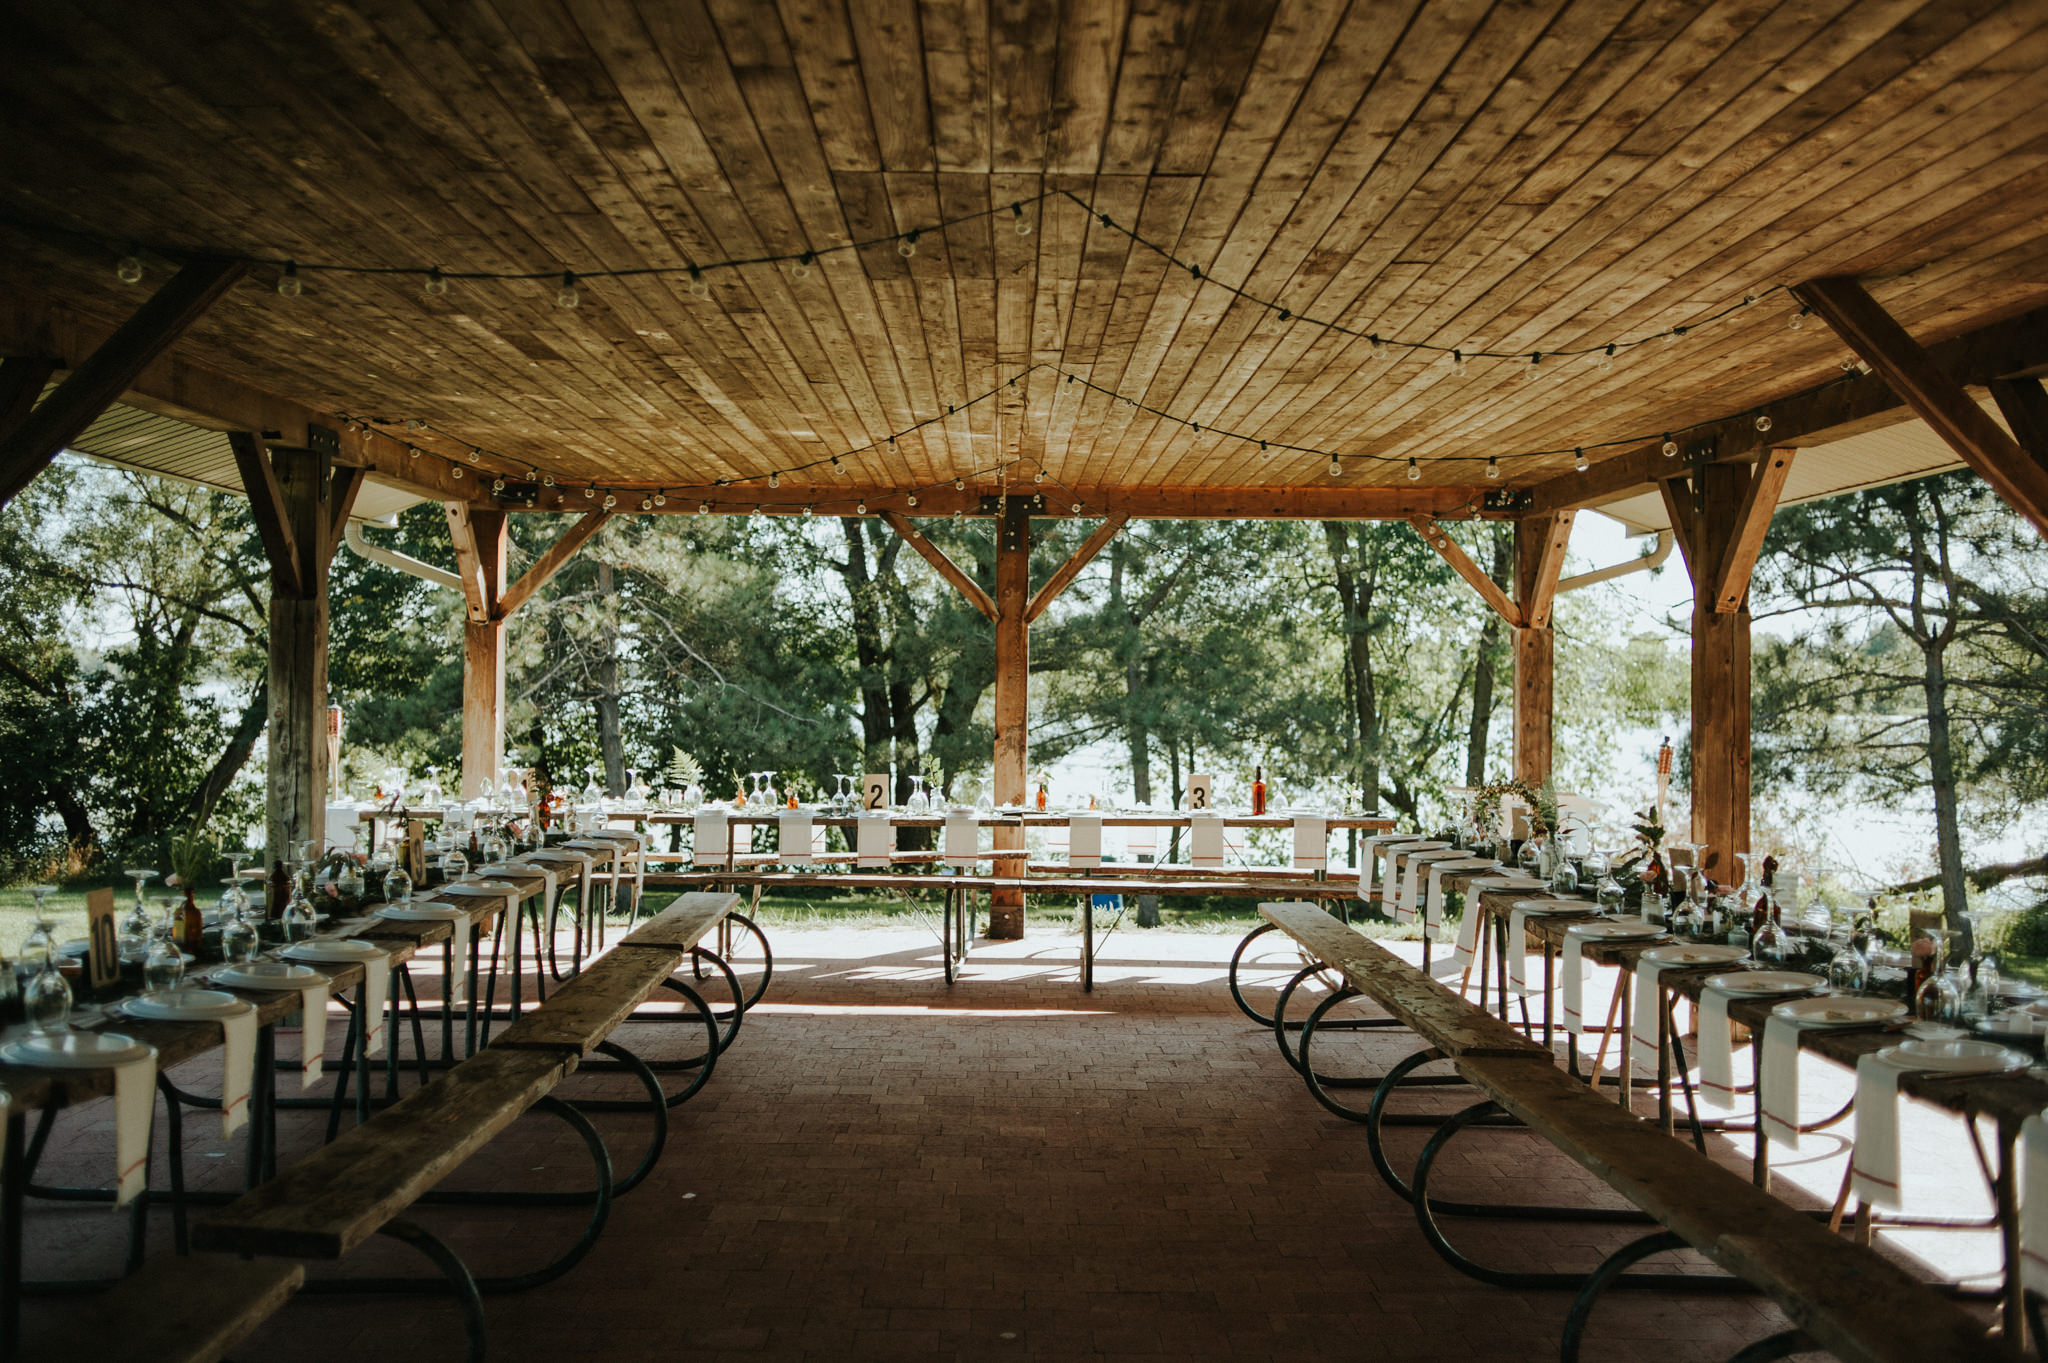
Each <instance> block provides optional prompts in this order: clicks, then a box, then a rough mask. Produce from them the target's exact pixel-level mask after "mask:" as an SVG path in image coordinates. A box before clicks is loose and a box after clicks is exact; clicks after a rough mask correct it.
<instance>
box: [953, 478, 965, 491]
mask: <svg viewBox="0 0 2048 1363" xmlns="http://www.w3.org/2000/svg"><path fill="white" fill-rule="evenodd" d="M966 490H967V480H966V479H965V478H955V479H954V480H953V491H955V492H965V491H966Z"/></svg>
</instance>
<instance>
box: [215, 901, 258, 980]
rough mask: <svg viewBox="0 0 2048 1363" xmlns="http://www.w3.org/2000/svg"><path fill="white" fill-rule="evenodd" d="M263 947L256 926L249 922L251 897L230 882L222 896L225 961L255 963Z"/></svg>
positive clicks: (221, 912)
mask: <svg viewBox="0 0 2048 1363" xmlns="http://www.w3.org/2000/svg"><path fill="white" fill-rule="evenodd" d="M261 947H262V942H261V941H260V939H259V937H258V934H257V931H256V925H255V924H254V923H252V922H250V921H249V895H248V892H247V891H245V890H244V889H243V888H242V887H241V886H240V885H239V884H237V883H235V882H233V881H230V882H229V883H228V887H227V889H225V890H223V891H222V892H221V896H220V954H221V957H222V958H223V959H224V960H227V961H230V962H233V961H253V960H255V959H256V956H257V953H258V951H259V950H260V949H261Z"/></svg>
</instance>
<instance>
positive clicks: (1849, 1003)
mask: <svg viewBox="0 0 2048 1363" xmlns="http://www.w3.org/2000/svg"><path fill="white" fill-rule="evenodd" d="M1771 1014H1772V1016H1774V1017H1781V1018H1790V1019H1791V1020H1792V1021H1794V1022H1798V1023H1802V1024H1804V1025H1806V1026H1808V1027H1867V1026H1869V1025H1870V1024H1871V1023H1873V1022H1891V1021H1893V1020H1894V1019H1897V1018H1902V1017H1904V1016H1906V1005H1905V1004H1903V1003H1901V1002H1899V1000H1897V999H1863V998H1856V997H1854V996H1845V995H1840V994H1830V995H1826V996H1824V997H1821V998H1817V999H1787V1000H1785V1001H1784V1002H1783V1003H1781V1004H1778V1005H1777V1006H1776V1007H1774V1008H1772V1009H1771Z"/></svg>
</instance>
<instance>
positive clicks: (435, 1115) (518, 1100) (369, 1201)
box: [192, 1046, 576, 1259]
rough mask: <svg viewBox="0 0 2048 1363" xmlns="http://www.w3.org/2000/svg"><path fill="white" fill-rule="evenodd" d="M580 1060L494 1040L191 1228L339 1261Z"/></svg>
mask: <svg viewBox="0 0 2048 1363" xmlns="http://www.w3.org/2000/svg"><path fill="white" fill-rule="evenodd" d="M575 1065H576V1060H575V1057H574V1056H573V1055H571V1054H569V1053H567V1052H565V1051H562V1050H559V1049H557V1050H523V1049H507V1050H500V1049H499V1048H498V1047H496V1046H492V1047H490V1048H489V1049H487V1050H484V1051H482V1052H480V1053H478V1054H477V1055H474V1056H472V1057H470V1058H469V1059H467V1060H465V1061H463V1062H462V1063H461V1064H459V1065H457V1066H456V1067H455V1068H454V1069H452V1070H450V1071H448V1073H446V1074H445V1075H443V1076H441V1078H440V1079H439V1080H438V1081H436V1082H435V1083H433V1084H430V1085H428V1086H427V1087H426V1088H423V1089H421V1090H420V1091H419V1092H417V1093H415V1094H413V1095H412V1096H411V1097H408V1098H406V1099H404V1100H402V1101H400V1102H398V1103H396V1104H394V1105H393V1106H391V1107H389V1108H386V1109H385V1110H384V1111H383V1112H380V1113H378V1114H377V1115H376V1116H375V1117H373V1118H371V1119H370V1120H369V1121H368V1122H365V1123H364V1124H363V1125H361V1126H359V1127H356V1128H354V1129H353V1130H351V1131H348V1132H345V1133H344V1134H343V1135H342V1136H341V1137H340V1138H339V1139H337V1140H335V1141H334V1142H332V1143H331V1144H328V1145H325V1146H322V1147H321V1148H320V1149H318V1150H316V1151H314V1152H313V1153H312V1154H310V1155H308V1156H306V1157H305V1158H304V1159H302V1160H300V1161H299V1162H298V1163H297V1164H295V1165H293V1166H292V1167H291V1168H290V1169H288V1170H286V1171H285V1172H284V1173H283V1174H282V1175H280V1176H279V1177H277V1178H274V1179H272V1180H270V1181H269V1182H268V1183H265V1184H263V1185H261V1186H260V1187H257V1188H255V1189H252V1190H251V1191H250V1192H248V1193H246V1194H244V1195H243V1196H242V1197H240V1198H238V1199H237V1200H236V1201H234V1202H232V1203H230V1204H229V1205H228V1206H227V1207H226V1208H224V1209H223V1210H222V1211H221V1213H220V1215H218V1216H215V1217H211V1218H209V1219H207V1220H205V1221H202V1222H200V1223H199V1224H198V1225H196V1226H194V1227H193V1228H192V1243H193V1244H194V1245H195V1246H197V1247H198V1248H200V1249H210V1250H222V1251H226V1252H229V1253H234V1254H266V1255H276V1256H279V1257H283V1258H293V1259H338V1258H340V1257H341V1256H342V1255H344V1254H346V1253H348V1252H349V1251H350V1250H352V1249H354V1248H355V1247H356V1246H357V1245H360V1244H361V1243H362V1242H363V1241H365V1240H367V1239H369V1238H370V1237H371V1236H372V1235H375V1234H376V1233H377V1232H378V1231H379V1230H380V1229H382V1228H383V1226H384V1224H385V1223H386V1222H388V1221H390V1220H391V1219H392V1218H393V1217H395V1216H397V1215H398V1214H399V1213H400V1212H402V1211H404V1210H405V1208H407V1207H408V1206H410V1205H411V1204H412V1203H413V1202H415V1201H417V1200H418V1198H419V1197H420V1195H421V1194H422V1193H425V1192H426V1191H428V1190H429V1189H431V1188H432V1187H434V1185H435V1184H437V1183H439V1182H440V1181H441V1180H442V1179H443V1178H445V1177H447V1176H448V1174H449V1173H450V1172H451V1171H453V1170H454V1169H455V1168H456V1167H457V1166H458V1165H460V1164H461V1163H462V1162H463V1161H464V1160H466V1159H468V1158H469V1157H470V1156H471V1155H473V1154H475V1153H476V1152H477V1151H478V1150H479V1149H481V1148H482V1147H483V1146H484V1145H485V1144H486V1143H487V1142H488V1141H489V1140H490V1139H491V1138H492V1137H493V1136H495V1135H497V1134H498V1133H499V1132H500V1131H503V1130H504V1129H505V1128H506V1127H508V1126H510V1125H511V1124H512V1123H513V1121H515V1120H516V1119H517V1118H518V1117H519V1116H520V1114H521V1113H523V1112H525V1111H526V1110H527V1109H528V1108H530V1107H532V1106H533V1104H534V1102H535V1101H536V1100H538V1099H540V1098H541V1097H543V1096H545V1095H546V1094H547V1093H548V1091H549V1090H550V1089H552V1088H554V1086H555V1085H556V1084H557V1083H559V1082H560V1081H561V1079H562V1077H563V1076H564V1075H565V1074H567V1073H568V1072H569V1071H570V1070H572V1069H574V1068H575Z"/></svg>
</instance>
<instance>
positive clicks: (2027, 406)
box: [1990, 379, 2048, 466]
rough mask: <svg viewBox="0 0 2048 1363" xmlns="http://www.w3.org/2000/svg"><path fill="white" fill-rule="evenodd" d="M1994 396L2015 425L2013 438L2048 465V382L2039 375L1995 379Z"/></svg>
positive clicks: (2035, 457) (2010, 422)
mask: <svg viewBox="0 0 2048 1363" xmlns="http://www.w3.org/2000/svg"><path fill="white" fill-rule="evenodd" d="M1990 387H1991V396H1992V397H1993V398H1995V399H1996V400H1997V402H1998V410H1999V411H2001V412H2003V413H2005V424H2006V425H2008V426H2010V427H2012V438H2013V439H2014V440H2016V441H2018V442H2019V447H2020V448H2021V449H2023V450H2025V451H2026V452H2027V454H2028V455H2029V456H2030V457H2032V459H2033V461H2034V462H2035V463H2037V464H2041V465H2043V466H2048V384H2044V383H2043V382H2042V381H2041V380H2040V379H1993V380H1991V384H1990Z"/></svg>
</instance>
